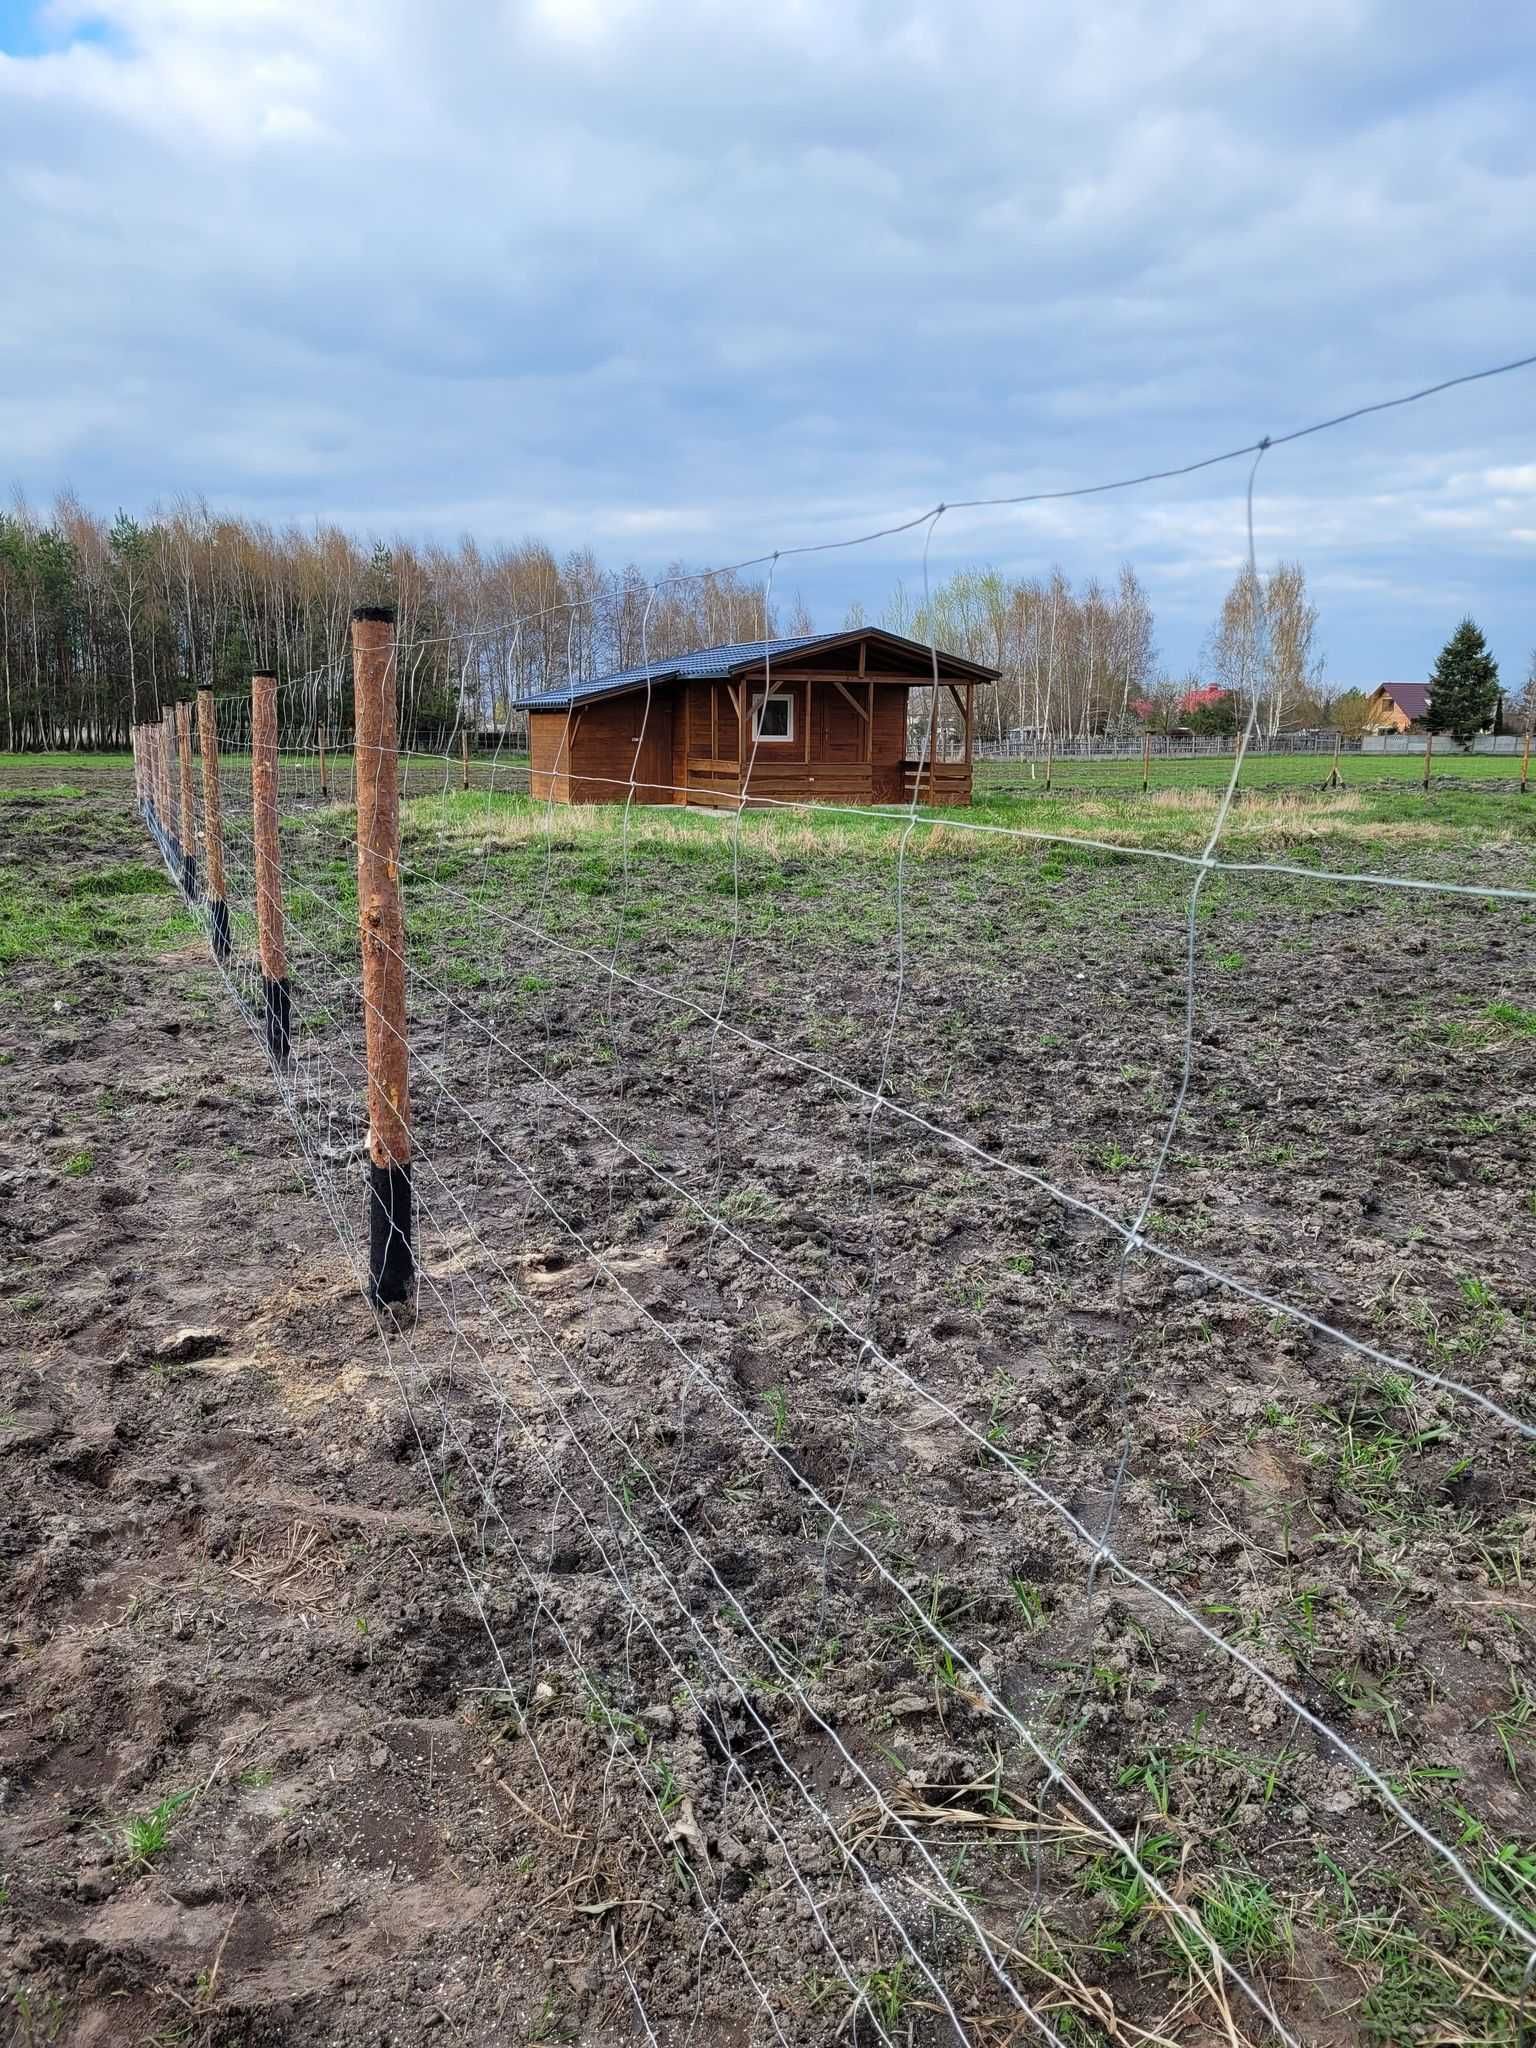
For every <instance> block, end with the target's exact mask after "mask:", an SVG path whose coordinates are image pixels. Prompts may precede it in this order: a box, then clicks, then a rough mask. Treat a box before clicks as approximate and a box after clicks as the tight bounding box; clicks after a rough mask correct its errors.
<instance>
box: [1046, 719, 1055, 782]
mask: <svg viewBox="0 0 1536 2048" xmlns="http://www.w3.org/2000/svg"><path fill="white" fill-rule="evenodd" d="M1055 737H1056V736H1055V734H1054V733H1053V732H1052V731H1051V729H1050V727H1049V726H1047V727H1046V729H1045V793H1046V795H1047V796H1049V795H1050V793H1051V770H1052V768H1053V767H1054V766H1055V758H1056V756H1055Z"/></svg>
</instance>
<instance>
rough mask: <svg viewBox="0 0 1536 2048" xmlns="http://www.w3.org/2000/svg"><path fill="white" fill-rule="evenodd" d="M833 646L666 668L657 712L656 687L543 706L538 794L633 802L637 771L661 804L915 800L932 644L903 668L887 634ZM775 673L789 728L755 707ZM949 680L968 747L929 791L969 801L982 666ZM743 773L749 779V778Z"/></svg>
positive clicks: (532, 736) (532, 745)
mask: <svg viewBox="0 0 1536 2048" xmlns="http://www.w3.org/2000/svg"><path fill="white" fill-rule="evenodd" d="M828 653H829V656H830V658H824V659H823V660H821V661H819V662H814V663H813V662H809V661H807V662H803V663H797V662H796V661H795V659H794V657H793V655H790V656H788V657H786V658H783V659H780V658H779V657H775V658H774V659H773V660H772V661H771V662H770V663H768V664H767V665H766V670H765V668H764V667H762V666H759V667H758V668H757V669H756V670H755V671H746V672H743V673H741V674H738V675H736V676H733V677H729V678H709V677H683V678H680V679H679V678H673V679H671V680H669V681H667V682H664V683H663V682H658V683H656V684H654V685H653V687H652V690H651V693H650V696H651V701H650V710H649V715H647V712H646V692H645V690H644V688H643V687H642V688H633V687H632V688H629V689H626V690H624V691H623V692H622V693H616V694H615V695H614V696H612V697H606V698H604V697H595V698H590V699H588V700H587V701H586V702H585V703H582V702H579V701H578V703H577V704H576V705H574V706H573V707H572V708H571V710H570V711H566V710H565V709H551V710H548V711H539V710H532V711H530V713H529V719H528V731H529V755H530V768H531V776H530V787H531V790H532V794H533V795H534V796H535V797H536V798H541V799H545V800H548V801H553V802H556V803H622V802H623V801H624V800H625V798H626V796H627V795H628V793H629V790H630V786H631V778H633V785H634V796H635V800H636V801H637V802H639V803H648V804H674V803H693V804H704V805H708V806H710V807H729V808H734V807H735V806H736V805H737V804H739V803H740V802H741V800H742V797H743V794H745V797H746V800H747V802H749V803H750V802H751V801H752V800H753V799H754V798H758V799H760V800H762V801H765V802H773V803H794V802H799V801H804V802H811V803H815V802H822V803H835V804H867V803H875V804H899V803H902V802H903V801H910V797H911V791H912V784H913V773H912V770H913V765H914V764H912V763H910V762H909V760H908V758H907V713H908V705H909V698H910V694H911V692H912V691H913V690H914V689H923V688H924V687H925V685H928V684H929V680H930V677H931V673H932V668H931V658H930V657H929V656H928V655H927V654H926V652H925V651H924V650H921V649H914V650H913V655H912V666H911V667H910V668H908V669H905V670H902V669H899V668H897V667H895V666H893V665H892V658H893V656H894V657H895V658H897V659H899V651H898V650H893V649H890V648H888V647H882V646H881V645H880V643H879V641H878V639H876V640H873V641H871V642H869V643H866V642H864V641H862V640H861V641H857V642H853V641H850V642H849V643H847V644H846V645H845V646H839V647H837V648H835V649H829V650H828ZM877 664H878V665H877ZM960 666H961V667H962V669H963V668H964V666H965V665H964V664H960ZM765 687H766V688H767V689H768V690H770V691H771V692H772V693H773V694H774V695H779V694H783V695H786V696H788V697H789V698H790V699H791V701H792V703H793V705H794V713H793V717H794V724H793V728H792V733H791V737H790V738H789V739H788V740H787V741H786V740H774V739H761V740H754V738H753V708H754V706H755V705H758V704H761V702H762V701H763V696H764V691H765ZM940 689H941V693H942V695H943V703H944V704H945V706H949V705H952V706H953V708H954V711H955V712H956V713H958V715H959V722H960V728H961V733H962V753H963V756H964V758H963V759H962V760H960V761H957V762H949V761H942V762H941V761H935V762H934V763H932V770H933V772H932V775H931V776H930V775H929V774H928V773H926V772H925V774H924V777H923V785H924V786H923V791H922V800H924V801H926V800H928V796H929V786H930V783H931V785H932V790H933V793H934V795H935V797H936V799H937V800H938V801H940V802H943V803H960V804H963V803H968V802H969V801H970V795H971V769H970V754H971V746H972V741H973V737H974V731H975V718H974V680H973V679H972V678H971V677H970V676H968V675H966V674H964V673H962V674H961V675H959V676H958V677H945V676H942V675H941V679H940ZM928 708H929V707H928V706H927V705H925V706H924V709H925V710H928ZM938 708H939V707H938V704H937V703H935V704H934V705H933V707H932V709H931V710H930V711H929V719H930V725H929V730H930V733H932V734H934V736H935V738H936V734H937V725H936V719H937V712H938ZM642 730H643V733H644V740H643V744H639V742H640V741H641V735H642ZM743 776H747V777H748V778H749V782H750V787H749V788H748V789H747V790H746V791H745V792H743V789H742V778H743Z"/></svg>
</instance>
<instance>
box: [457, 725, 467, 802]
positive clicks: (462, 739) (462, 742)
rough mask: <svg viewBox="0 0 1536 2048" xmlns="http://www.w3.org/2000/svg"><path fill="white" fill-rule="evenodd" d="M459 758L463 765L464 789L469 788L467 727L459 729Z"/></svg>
mask: <svg viewBox="0 0 1536 2048" xmlns="http://www.w3.org/2000/svg"><path fill="white" fill-rule="evenodd" d="M459 756H460V758H461V760H462V761H463V763H464V787H465V788H466V789H468V787H469V727H468V726H467V725H466V726H461V727H460V729H459Z"/></svg>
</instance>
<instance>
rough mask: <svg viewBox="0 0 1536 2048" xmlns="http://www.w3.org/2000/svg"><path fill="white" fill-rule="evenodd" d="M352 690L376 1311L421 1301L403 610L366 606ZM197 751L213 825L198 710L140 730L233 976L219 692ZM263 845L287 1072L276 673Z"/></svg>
mask: <svg viewBox="0 0 1536 2048" xmlns="http://www.w3.org/2000/svg"><path fill="white" fill-rule="evenodd" d="M352 691H353V712H354V733H355V737H354V759H355V773H356V788H357V902H358V929H359V944H360V951H361V965H362V995H363V1032H364V1046H365V1052H366V1059H367V1070H368V1295H369V1299H370V1300H371V1301H373V1302H374V1303H376V1304H379V1305H385V1306H388V1307H391V1308H396V1307H399V1306H400V1305H402V1304H406V1303H409V1302H410V1301H411V1300H412V1299H413V1298H414V1295H415V1290H416V1253H415V1240H414V1228H413V1211H412V1198H411V1103H410V1057H409V1045H408V1041H407V1036H406V1003H405V914H404V909H403V906H402V903H401V898H400V775H399V738H398V730H397V723H396V703H395V614H394V608H393V607H392V606H389V605H361V606H359V607H358V609H357V610H356V611H354V612H353V614H352ZM197 744H198V752H199V754H200V756H201V764H202V816H201V820H200V821H199V817H198V807H197V801H196V786H195V778H194V772H193V758H192V756H193V747H192V705H191V704H190V703H189V702H186V701H183V702H181V703H178V704H176V705H174V706H172V707H170V708H168V709H167V710H166V711H165V712H164V714H163V716H162V717H161V718H159V719H158V720H150V721H148V722H146V723H143V724H140V725H137V726H135V727H134V733H133V762H134V793H135V796H136V799H137V801H138V805H139V808H140V810H141V812H142V813H143V816H144V818H145V822H146V823H147V824H148V826H149V829H150V832H151V833H152V835H153V837H154V839H155V841H156V844H157V845H158V846H159V847H160V849H161V851H162V853H163V855H164V857H165V861H166V864H167V866H168V867H169V868H170V870H171V872H172V874H173V875H174V876H175V877H176V879H177V881H178V882H179V883H180V886H181V889H182V891H183V893H184V895H185V896H186V898H187V900H188V902H189V903H191V904H193V905H194V906H196V907H200V908H201V910H202V912H203V913H204V916H205V918H206V921H207V926H208V936H209V943H210V944H211V946H212V948H213V954H214V958H215V959H216V960H217V961H218V963H219V965H220V966H221V967H223V966H225V965H227V964H228V962H229V960H230V958H231V956H232V950H233V948H232V940H231V932H230V921H229V901H228V897H227V895H226V893H225V876H224V823H223V813H222V807H221V803H220V780H219V775H220V771H219V734H218V722H217V717H216V706H215V703H214V696H213V692H212V691H211V690H199V691H198V692H197ZM199 825H200V827H201V829H200V830H199ZM251 843H252V852H253V859H254V868H255V890H256V940H257V962H258V965H259V968H260V972H261V991H262V1025H263V1032H264V1036H265V1039H266V1046H267V1052H268V1054H269V1055H270V1057H271V1059H272V1062H273V1064H274V1066H275V1067H276V1068H277V1069H278V1070H279V1072H280V1073H281V1072H283V1071H285V1070H286V1069H287V1068H288V1067H289V1066H290V1065H291V1063H292V1060H293V1024H292V1006H291V997H290V991H289V981H288V958H287V947H286V941H285V921H284V912H283V871H282V837H281V833H280V831H279V825H278V720H277V678H276V676H274V675H272V674H270V673H268V672H261V673H258V674H256V675H253V676H252V677H251ZM199 853H201V859H202V866H201V883H200V881H199V865H198V861H199Z"/></svg>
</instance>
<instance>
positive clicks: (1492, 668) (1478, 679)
mask: <svg viewBox="0 0 1536 2048" xmlns="http://www.w3.org/2000/svg"><path fill="white" fill-rule="evenodd" d="M1498 702H1499V664H1498V663H1497V662H1496V661H1495V660H1494V658H1493V656H1492V655H1491V654H1490V653H1489V652H1488V643H1487V641H1486V640H1485V639H1484V638H1483V636H1482V634H1481V632H1480V631H1479V630H1478V628H1477V627H1476V626H1475V625H1474V624H1473V623H1472V621H1471V620H1470V619H1463V620H1462V622H1461V624H1460V625H1459V626H1458V627H1457V628H1456V630H1455V632H1454V633H1453V634H1452V635H1451V637H1450V639H1449V640H1447V641H1446V643H1445V645H1444V647H1442V648H1441V650H1440V658H1439V660H1438V661H1437V662H1436V663H1435V668H1434V674H1433V675H1432V676H1431V677H1430V679H1429V709H1428V710H1427V711H1426V712H1425V714H1424V723H1425V724H1426V725H1427V726H1428V727H1429V729H1430V731H1431V732H1448V733H1449V734H1450V736H1451V738H1452V739H1453V740H1455V741H1457V742H1458V743H1459V744H1460V745H1461V746H1465V745H1466V744H1467V742H1468V741H1469V740H1470V739H1471V738H1472V737H1473V735H1474V734H1475V733H1480V732H1482V731H1483V729H1484V728H1485V727H1486V726H1487V724H1488V722H1489V720H1490V719H1491V718H1492V717H1493V715H1494V712H1495V711H1496V709H1497V708H1498Z"/></svg>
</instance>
